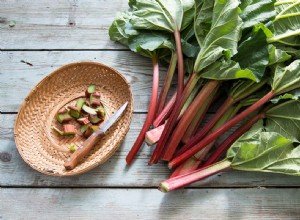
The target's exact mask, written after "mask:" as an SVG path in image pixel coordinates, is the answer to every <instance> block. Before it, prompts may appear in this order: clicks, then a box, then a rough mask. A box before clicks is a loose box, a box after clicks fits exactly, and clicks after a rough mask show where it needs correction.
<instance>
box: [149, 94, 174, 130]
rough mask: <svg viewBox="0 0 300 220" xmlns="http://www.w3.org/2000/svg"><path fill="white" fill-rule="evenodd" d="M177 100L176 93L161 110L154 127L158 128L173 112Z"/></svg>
mask: <svg viewBox="0 0 300 220" xmlns="http://www.w3.org/2000/svg"><path fill="white" fill-rule="evenodd" d="M175 101H176V93H175V94H174V95H173V96H172V97H171V99H170V100H169V101H168V103H167V104H166V106H165V107H164V109H163V110H162V111H161V112H160V114H159V115H158V116H157V117H156V119H155V120H154V121H153V127H154V128H157V127H158V126H160V125H162V124H163V123H165V121H166V119H167V118H168V117H169V115H170V114H171V110H172V109H173V107H174V104H175Z"/></svg>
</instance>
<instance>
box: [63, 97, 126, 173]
mask: <svg viewBox="0 0 300 220" xmlns="http://www.w3.org/2000/svg"><path fill="white" fill-rule="evenodd" d="M127 104H128V102H126V103H125V104H124V105H122V106H121V107H120V108H119V109H118V110H117V111H116V112H115V113H114V114H113V115H112V116H111V117H110V119H108V120H107V121H106V122H105V123H104V124H103V125H102V126H101V127H100V128H99V129H98V130H97V131H95V132H94V133H93V134H92V135H91V136H90V137H89V138H88V139H86V140H85V141H84V142H83V143H82V145H80V147H79V148H78V149H77V150H76V151H75V152H74V153H73V154H72V155H71V157H70V158H68V159H67V160H66V162H65V163H64V166H65V168H66V169H67V170H72V169H74V168H75V167H76V165H77V164H78V163H79V162H80V161H81V160H82V158H84V157H85V156H86V155H88V154H89V152H90V151H91V149H92V148H93V146H94V145H95V144H96V143H97V142H98V141H100V139H101V138H102V137H104V135H105V132H106V131H107V130H108V129H109V128H110V127H111V126H112V125H113V124H114V123H115V122H116V121H117V120H118V119H119V117H120V116H121V115H122V113H123V112H124V110H125V109H126V107H127Z"/></svg>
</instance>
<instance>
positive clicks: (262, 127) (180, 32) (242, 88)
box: [109, 0, 300, 191]
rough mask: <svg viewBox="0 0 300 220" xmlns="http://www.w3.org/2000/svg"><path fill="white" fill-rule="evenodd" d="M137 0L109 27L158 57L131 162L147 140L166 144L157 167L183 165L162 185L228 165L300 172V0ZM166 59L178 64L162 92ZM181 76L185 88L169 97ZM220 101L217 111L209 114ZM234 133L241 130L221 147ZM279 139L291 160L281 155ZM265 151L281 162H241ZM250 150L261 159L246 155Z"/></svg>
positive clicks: (116, 36) (155, 157)
mask: <svg viewBox="0 0 300 220" xmlns="http://www.w3.org/2000/svg"><path fill="white" fill-rule="evenodd" d="M129 6H130V10H129V11H127V12H124V13H123V14H121V15H120V16H119V17H117V18H116V19H115V21H114V22H113V24H112V26H111V27H110V30H109V34H110V37H111V39H112V40H114V41H118V42H120V43H122V44H124V45H127V46H128V47H129V48H130V49H131V50H132V51H134V52H137V53H140V54H141V55H143V56H147V57H150V58H152V63H153V89H152V95H151V100H150V104H149V111H148V115H147V118H146V121H145V123H144V126H143V128H142V130H141V132H140V134H139V136H138V138H137V140H136V142H135V144H134V145H133V147H132V149H131V151H130V152H129V154H128V156H127V158H126V161H127V164H131V162H132V160H133V158H134V157H135V155H136V154H137V152H138V151H139V149H140V147H141V145H142V144H143V142H144V140H145V137H146V141H147V142H148V143H149V144H156V146H155V148H154V150H153V154H152V156H151V158H150V160H149V165H152V164H155V163H157V162H158V161H159V160H164V161H168V167H169V168H170V169H174V168H176V169H175V171H174V172H173V174H172V176H171V179H169V180H166V181H164V182H163V183H162V184H161V186H160V189H161V190H162V191H170V190H172V189H175V188H178V187H183V186H186V185H187V184H189V183H192V182H194V181H197V180H200V179H203V178H204V177H206V176H209V175H212V174H214V173H216V172H219V171H221V170H224V169H228V168H234V169H242V170H247V169H248V170H257V171H268V172H277V171H278V170H280V173H286V174H293V175H298V174H299V173H300V166H297V163H294V164H293V166H292V168H290V171H286V172H284V168H285V167H286V166H289V163H291V161H292V159H291V157H290V156H291V155H292V156H293V157H295V156H297V157H299V155H298V154H297V153H298V152H299V149H298V148H297V147H296V144H295V143H297V141H299V140H300V139H299V138H300V137H298V136H299V135H298V133H300V129H299V128H300V126H299V125H300V124H299V121H298V120H299V117H297V116H296V115H295V114H294V113H295V111H296V110H300V109H298V108H299V102H298V101H297V100H298V97H299V92H298V91H299V90H297V89H299V88H300V59H299V57H300V53H299V50H298V48H299V46H300V37H299V35H300V31H299V30H300V23H299V22H298V20H299V19H300V14H299V13H298V12H299V11H300V1H299V0H277V1H275V0H262V1H259V0H250V1H246V0H241V1H238V0H228V1H222V0H214V1H211V0H195V1H191V0H176V1H169V0H130V1H129ZM159 63H169V68H168V72H167V73H166V75H165V81H164V84H163V87H162V89H161V93H160V94H158V90H159V88H158V76H159V66H158V64H159ZM184 67H185V68H184ZM185 70H186V71H185ZM174 72H177V81H176V80H174V79H173V75H174ZM185 73H187V74H186V79H184V74H185ZM172 81H175V82H177V89H176V93H174V94H173V95H171V98H170V99H169V101H167V97H168V93H169V89H170V86H171V82H172ZM215 103H222V104H221V105H217V104H215ZM215 108H217V110H216V111H215V114H214V115H212V116H211V114H207V112H212V111H214V110H212V109H215ZM275 113H276V114H275ZM205 121H207V122H206V123H204V122H205ZM262 121H263V122H262ZM286 123H289V125H288V126H287V125H286ZM290 123H291V124H292V125H290ZM233 127H238V128H237V129H236V130H235V131H232V128H233ZM225 132H231V134H230V135H229V136H228V138H227V139H225V141H224V142H223V143H221V145H220V146H217V143H218V141H217V140H218V139H219V138H220V137H221V136H224V133H225ZM249 132H250V133H249ZM254 138H257V139H258V141H257V142H255V143H254V144H253V142H254V141H253V140H254ZM223 139H224V137H223ZM281 140H283V142H284V143H286V144H281V143H279V142H280V141H281ZM266 142H268V144H267V146H263V145H264V144H265V143H266ZM277 144H278V148H280V150H281V151H284V152H282V156H283V155H285V156H283V158H284V160H281V159H282V158H280V156H278V157H277V156H275V155H273V154H272V152H273V149H276V150H278V149H277V148H276V147H277ZM262 146H263V147H262ZM292 146H293V147H294V148H293V149H292V148H291V147H292ZM257 148H261V149H259V150H261V151H262V152H263V154H264V155H265V157H263V158H268V157H270V158H272V160H270V162H271V163H272V166H273V167H272V169H271V168H268V169H267V168H266V167H267V165H266V164H264V165H266V166H261V167H257V169H256V168H255V164H257V166H258V164H259V163H254V162H253V163H252V162H251V166H250V164H249V168H247V169H246V168H244V167H245V166H244V165H241V164H247V163H248V159H249V160H253V161H255V160H256V159H258V160H263V158H261V155H254V154H253V153H252V154H251V152H254V151H257V152H258V150H257ZM228 149H229V150H228ZM227 150H228V151H227ZM280 150H278V151H276V152H279V151H280ZM226 151H227V156H226V159H225V160H223V161H222V162H219V161H220V160H221V158H223V157H224V156H225V154H226ZM281 151H280V152H281ZM274 152H275V150H274ZM248 153H249V155H251V156H252V157H253V158H246V159H245V158H244V157H247V155H248ZM286 158H288V159H286ZM297 159H298V158H297ZM237 161H238V162H237ZM256 162H257V161H256ZM271 163H270V164H271ZM212 164H213V165H212ZM274 164H276V166H275V165H274ZM276 169H277V171H276ZM278 172H279V171H278Z"/></svg>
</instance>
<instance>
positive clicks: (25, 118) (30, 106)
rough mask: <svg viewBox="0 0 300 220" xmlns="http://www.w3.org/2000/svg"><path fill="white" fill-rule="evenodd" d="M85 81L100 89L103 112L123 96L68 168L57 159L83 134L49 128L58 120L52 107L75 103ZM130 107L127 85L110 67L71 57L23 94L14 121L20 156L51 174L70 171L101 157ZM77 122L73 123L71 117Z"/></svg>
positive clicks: (121, 134) (125, 126) (119, 134)
mask: <svg viewBox="0 0 300 220" xmlns="http://www.w3.org/2000/svg"><path fill="white" fill-rule="evenodd" d="M91 84H95V85H96V90H97V91H99V92H100V94H101V101H102V103H103V105H104V107H105V109H106V112H107V117H106V119H107V118H109V117H110V116H111V115H112V114H113V113H114V112H115V111H116V110H117V109H119V108H120V107H121V106H122V105H123V104H124V103H125V102H126V101H128V102H129V103H128V106H127V108H126V110H125V112H124V113H123V115H122V116H121V118H120V119H119V120H118V121H117V122H116V123H115V124H114V125H113V126H112V127H111V128H110V129H109V130H108V131H107V133H106V135H105V137H104V138H103V139H102V140H101V141H100V142H99V143H98V144H97V145H96V146H95V147H94V148H93V150H92V151H91V152H90V154H89V155H88V156H87V157H86V158H84V160H83V161H82V162H81V163H80V164H78V165H77V167H76V168H75V169H73V170H71V171H67V170H66V169H65V168H64V166H63V164H64V161H65V160H66V159H67V158H68V157H69V156H70V152H69V146H70V144H71V143H75V144H76V145H80V144H81V143H82V142H83V141H84V140H85V138H84V137H82V135H80V133H78V134H76V135H75V136H73V137H65V136H60V135H59V134H57V133H56V132H55V131H53V130H52V129H51V127H52V126H53V125H55V124H56V123H58V122H57V121H56V118H55V114H56V112H57V111H58V110H59V109H60V108H62V107H64V106H68V105H72V104H73V103H76V100H77V99H79V98H80V97H84V92H85V90H86V89H87V87H88V86H89V85H91ZM132 112H133V98H132V93H131V90H130V86H129V85H128V83H127V82H126V80H125V78H124V77H123V76H121V75H120V74H119V73H118V72H117V71H116V70H114V69H112V68H109V67H107V66H105V65H102V64H99V63H93V62H80V63H72V64H69V65H66V66H63V67H61V68H60V69H58V70H56V71H55V72H53V73H51V74H50V75H49V76H47V77H46V78H44V79H43V80H42V81H41V82H40V83H39V84H38V85H37V86H36V87H35V88H34V89H33V90H32V91H31V92H30V94H29V95H28V96H27V98H26V99H25V101H24V102H23V104H22V105H21V108H20V110H19V113H18V116H17V119H16V122H15V129H14V132H15V141H16V145H17V149H18V151H19V153H20V154H21V156H22V158H23V159H24V160H25V162H27V163H28V164H29V165H30V166H31V167H32V168H33V169H35V170H37V171H39V172H41V173H45V174H48V175H53V176H71V175H77V174H81V173H83V172H85V171H88V170H90V169H92V168H94V167H96V166H98V165H99V164H102V163H104V162H105V161H106V160H107V159H108V158H109V157H110V156H111V155H112V154H113V153H114V152H115V151H116V150H117V149H118V147H119V146H120V144H121V143H122V141H123V140H124V138H125V135H126V133H127V132H128V130H129V125H130V122H131V117H132ZM72 123H74V124H75V126H77V127H78V128H79V125H78V124H77V123H76V122H75V121H74V122H72Z"/></svg>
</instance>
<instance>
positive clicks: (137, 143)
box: [126, 56, 159, 165]
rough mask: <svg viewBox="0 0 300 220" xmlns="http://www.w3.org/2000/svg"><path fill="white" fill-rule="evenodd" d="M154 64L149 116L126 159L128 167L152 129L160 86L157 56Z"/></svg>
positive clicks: (154, 57)
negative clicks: (147, 133)
mask: <svg viewBox="0 0 300 220" xmlns="http://www.w3.org/2000/svg"><path fill="white" fill-rule="evenodd" d="M152 63H153V81H152V94H151V99H150V104H149V109H148V114H147V117H146V120H145V123H144V125H143V127H142V130H141V131H140V134H139V136H138V138H137V139H136V141H135V143H134V145H133V146H132V148H131V150H130V151H129V153H128V155H127V157H126V163H127V164H128V165H129V164H131V162H132V160H133V158H134V157H135V155H136V154H137V152H138V151H139V149H140V148H141V145H142V144H143V142H144V139H145V134H146V132H147V131H148V129H149V128H150V126H151V124H152V122H153V119H154V116H155V110H156V102H157V95H158V85H159V65H158V60H157V57H156V56H153V58H152Z"/></svg>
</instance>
